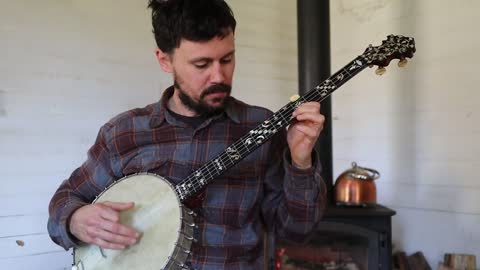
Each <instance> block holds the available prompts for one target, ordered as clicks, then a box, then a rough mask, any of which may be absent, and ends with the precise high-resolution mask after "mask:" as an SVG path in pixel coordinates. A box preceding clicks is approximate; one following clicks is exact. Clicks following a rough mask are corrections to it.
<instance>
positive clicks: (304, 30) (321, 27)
mask: <svg viewBox="0 0 480 270" xmlns="http://www.w3.org/2000/svg"><path fill="white" fill-rule="evenodd" d="M297 27H298V29H297V30H298V31H297V32H298V72H299V76H298V78H299V95H303V94H305V93H306V92H308V91H309V90H311V89H313V88H314V87H315V86H317V85H318V84H320V83H321V82H322V81H324V80H325V79H327V78H328V77H329V76H330V6H329V1H328V0H297ZM321 104H322V105H321V110H320V111H321V113H322V114H323V115H324V116H325V125H324V128H323V131H322V133H321V134H320V137H319V139H318V141H317V144H316V146H315V149H316V150H317V152H318V153H319V156H320V162H321V164H322V168H323V170H322V177H323V179H324V181H325V183H326V185H327V193H328V202H329V203H330V204H334V196H333V194H334V193H333V162H332V158H333V157H332V115H331V111H332V108H331V97H328V98H327V99H325V100H324V101H322V103H321Z"/></svg>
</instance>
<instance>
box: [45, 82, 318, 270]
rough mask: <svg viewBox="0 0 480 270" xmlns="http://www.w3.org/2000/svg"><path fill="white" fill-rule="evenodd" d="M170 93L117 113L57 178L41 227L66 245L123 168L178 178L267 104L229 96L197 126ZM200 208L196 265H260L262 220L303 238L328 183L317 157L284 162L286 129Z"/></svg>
mask: <svg viewBox="0 0 480 270" xmlns="http://www.w3.org/2000/svg"><path fill="white" fill-rule="evenodd" d="M172 93H173V88H172V87H170V88H168V89H167V90H166V91H165V92H164V94H163V96H162V99H161V100H160V101H159V102H157V103H154V104H150V105H148V106H146V107H144V108H140V109H133V110H130V111H127V112H125V113H122V114H120V115H118V116H117V117H115V118H113V119H112V120H110V121H109V122H108V123H106V124H105V125H104V126H103V127H102V128H101V129H100V131H99V133H98V136H97V139H96V141H95V143H94V145H93V146H92V147H91V148H90V150H89V151H88V159H87V160H86V162H85V163H83V164H82V165H81V166H80V167H79V168H78V169H76V170H75V171H74V172H73V173H72V175H71V176H70V178H69V179H67V180H65V181H63V183H62V184H61V185H60V187H59V188H58V190H57V191H56V193H55V194H54V196H53V198H52V200H51V202H50V206H49V213H50V217H49V220H48V231H49V234H50V236H51V238H52V239H53V241H54V242H56V243H57V244H59V245H60V246H62V247H64V248H65V249H68V248H70V247H73V246H75V245H77V244H78V240H76V239H75V238H74V237H73V236H72V235H71V234H70V233H69V230H68V224H67V223H68V220H69V217H70V216H71V215H72V213H73V212H74V211H75V210H76V209H78V208H79V207H81V206H84V205H86V204H89V203H91V202H92V201H93V200H94V198H95V196H97V195H98V194H99V193H100V192H101V191H103V190H104V188H105V187H107V186H108V185H110V184H111V183H112V182H113V181H115V180H117V179H120V178H122V177H124V176H126V175H129V174H133V173H138V172H151V173H155V174H158V175H161V176H163V177H166V178H167V179H168V180H169V181H171V182H172V183H174V184H176V183H178V182H180V181H181V180H183V179H184V178H185V177H186V176H188V175H189V174H190V172H192V171H193V170H195V169H197V168H198V167H200V166H201V165H203V164H205V163H206V162H207V161H209V160H211V159H212V158H214V157H215V156H216V155H217V154H219V153H221V152H222V151H224V150H225V149H226V148H227V147H228V146H229V145H230V144H231V143H233V142H235V141H236V140H238V139H239V138H240V137H242V136H243V135H244V134H246V133H247V132H248V131H250V130H251V129H253V128H255V127H256V126H257V125H258V124H260V123H261V122H262V121H264V120H265V119H267V118H268V117H269V116H271V115H272V113H271V112H270V111H269V110H267V109H264V108H261V107H256V106H250V105H247V104H245V103H242V102H240V101H238V100H236V99H234V98H233V97H231V98H230V100H229V103H228V106H227V109H226V110H225V113H223V114H220V115H216V116H214V117H212V118H209V119H207V120H206V121H205V122H204V123H203V124H201V125H200V126H198V127H197V128H196V129H194V128H192V127H190V126H189V125H187V124H186V123H184V122H181V121H179V120H178V119H176V118H175V117H173V116H172V115H171V113H169V111H168V110H167V109H166V102H167V100H168V99H169V98H170V96H171V95H172ZM204 192H205V193H204V195H205V197H204V200H203V201H202V203H201V207H199V209H197V214H198V215H197V217H196V220H195V221H196V224H197V225H198V228H197V229H196V230H195V237H196V238H197V239H198V242H197V243H194V244H193V246H192V255H191V257H190V258H189V261H190V263H191V265H192V267H194V268H196V269H261V268H262V267H263V264H264V261H263V254H264V253H263V236H264V232H265V229H269V230H272V229H274V230H275V232H276V234H277V236H278V237H282V238H287V239H290V240H294V241H301V240H303V239H304V237H305V236H306V235H308V233H309V232H310V231H312V230H313V229H314V227H315V225H316V223H317V222H318V221H319V220H320V217H321V215H322V212H323V208H324V206H325V201H326V189H325V184H324V182H323V180H322V179H321V177H320V165H319V162H318V157H317V155H316V153H314V164H313V166H312V167H311V168H310V169H306V170H301V169H298V168H295V167H294V166H292V165H291V162H290V160H289V151H288V146H287V143H286V132H285V130H283V131H281V132H279V133H277V134H276V135H275V136H274V137H273V138H272V139H271V140H270V141H268V142H266V143H265V144H264V145H262V146H261V147H259V148H258V149H256V150H255V151H254V152H253V153H251V154H250V155H249V156H247V157H246V158H245V159H244V160H242V161H241V162H240V163H238V164H236V165H235V166H234V167H232V168H231V169H230V170H228V171H227V172H225V173H224V174H223V175H222V176H220V177H218V179H216V180H214V181H213V182H212V183H210V184H209V185H208V186H207V188H206V189H205V191H204Z"/></svg>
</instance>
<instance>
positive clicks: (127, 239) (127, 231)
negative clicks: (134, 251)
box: [69, 202, 140, 250]
mask: <svg viewBox="0 0 480 270" xmlns="http://www.w3.org/2000/svg"><path fill="white" fill-rule="evenodd" d="M133 206H134V203H133V202H128V203H119V202H101V203H95V204H90V205H85V206H83V207H80V208H79V209H77V210H76V211H75V212H74V213H73V215H72V217H71V218H70V225H69V229H70V233H71V234H73V235H74V236H75V237H77V238H78V239H79V240H80V241H82V242H85V243H88V244H94V245H97V246H99V247H101V248H105V249H117V250H121V249H124V248H126V247H128V246H130V245H133V244H135V243H137V241H138V239H139V237H140V234H139V233H138V232H137V231H135V230H134V229H133V228H131V227H128V226H125V225H122V224H120V223H119V221H120V212H122V211H126V210H129V209H131V208H132V207H133Z"/></svg>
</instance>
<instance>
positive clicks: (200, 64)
mask: <svg viewBox="0 0 480 270" xmlns="http://www.w3.org/2000/svg"><path fill="white" fill-rule="evenodd" d="M194 66H195V67H196V68H200V69H202V68H206V67H207V66H208V64H207V63H196V64H194Z"/></svg>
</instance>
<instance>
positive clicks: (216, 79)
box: [210, 63, 225, 83]
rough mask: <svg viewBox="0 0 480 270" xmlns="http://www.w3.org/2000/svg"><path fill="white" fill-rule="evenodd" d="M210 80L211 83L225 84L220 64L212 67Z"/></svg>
mask: <svg viewBox="0 0 480 270" xmlns="http://www.w3.org/2000/svg"><path fill="white" fill-rule="evenodd" d="M211 72H212V73H211V76H210V80H211V82H212V83H224V82H225V73H224V70H223V67H222V65H221V64H220V63H215V64H213V65H212V71H211Z"/></svg>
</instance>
